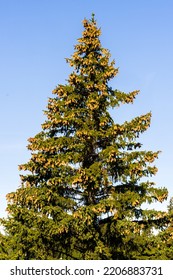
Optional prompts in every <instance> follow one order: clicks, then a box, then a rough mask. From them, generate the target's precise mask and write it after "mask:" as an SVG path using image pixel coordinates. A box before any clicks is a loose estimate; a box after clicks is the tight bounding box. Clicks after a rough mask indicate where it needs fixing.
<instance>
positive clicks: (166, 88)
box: [0, 0, 173, 217]
mask: <svg viewBox="0 0 173 280" xmlns="http://www.w3.org/2000/svg"><path fill="white" fill-rule="evenodd" d="M92 12H94V13H95V17H96V19H97V22H98V26H100V27H101V28H102V37H101V41H102V45H103V47H105V48H108V49H109V50H110V52H111V54H112V58H113V59H115V61H116V65H117V67H119V75H118V76H117V77H116V79H115V80H114V81H113V82H112V85H113V87H114V88H117V89H119V90H124V91H127V92H129V91H131V90H134V89H140V91H141V94H140V95H139V96H138V98H137V99H136V101H135V103H134V105H128V106H123V107H122V108H121V109H120V110H116V111H114V112H112V114H113V117H114V118H118V120H120V121H123V120H129V119H131V118H132V117H135V116H138V115H141V114H144V113H147V112H149V111H152V113H153V118H152V123H151V128H150V129H149V130H148V131H147V132H146V133H145V134H144V135H143V136H142V138H141V141H142V143H143V149H147V150H150V149H151V150H161V151H162V154H161V155H160V157H159V160H157V162H156V165H157V167H158V168H159V172H158V174H157V176H156V177H155V178H154V181H155V182H156V183H157V185H158V186H166V187H167V188H168V190H169V193H170V196H173V184H172V174H173V163H172V157H173V126H172V119H173V109H172V106H173V16H172V15H173V1H171V0H170V1H169V0H165V1H163V0H161V1H159V0H145V1H139V0H130V1H129V0H73V1H71V0H63V1H58V0H25V1H23V0H16V1H14V0H6V1H2V0H0V77H1V82H0V99H1V102H0V122H1V130H0V166H1V176H0V216H1V217H2V216H4V215H5V207H6V199H5V195H6V194H7V193H8V192H11V191H15V189H16V188H17V187H18V186H19V185H20V178H19V171H18V165H19V164H21V163H25V162H26V161H27V160H28V159H29V157H30V153H29V152H28V151H27V148H26V146H27V139H28V138H29V137H32V136H34V135H35V134H36V133H38V132H39V131H40V130H41V123H43V121H44V116H43V110H44V109H45V108H46V104H47V100H48V97H50V96H51V91H52V90H53V89H54V88H55V86H56V85H57V84H58V83H62V84H63V83H64V82H65V79H66V78H67V77H68V74H69V73H70V72H71V71H72V69H70V68H69V66H68V65H67V64H66V62H65V59H64V58H65V57H70V55H71V54H72V53H73V46H74V44H75V43H76V39H77V38H79V37H80V36H81V32H82V24H81V21H82V20H83V19H84V18H85V17H86V18H90V17H91V14H92ZM159 207H161V208H162V209H163V208H164V209H165V207H166V204H164V205H161V206H159Z"/></svg>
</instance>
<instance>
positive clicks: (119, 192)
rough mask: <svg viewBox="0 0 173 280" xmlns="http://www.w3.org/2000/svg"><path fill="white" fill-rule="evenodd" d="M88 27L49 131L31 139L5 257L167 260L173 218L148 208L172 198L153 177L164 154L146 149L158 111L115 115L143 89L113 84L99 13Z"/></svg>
mask: <svg viewBox="0 0 173 280" xmlns="http://www.w3.org/2000/svg"><path fill="white" fill-rule="evenodd" d="M83 26H84V31H83V34H82V37H81V38H80V39H78V43H77V44H76V46H75V50H74V54H73V55H72V56H71V58H69V59H67V62H68V63H69V65H70V66H71V67H73V71H72V73H71V74H70V75H69V77H68V80H67V84H65V85H61V84H60V85H58V86H57V87H56V88H55V90H54V91H53V94H54V96H53V97H52V98H49V100H48V106H47V111H45V114H46V121H45V122H44V124H43V125H42V131H41V132H40V133H38V134H37V135H36V136H35V137H33V138H30V139H29V145H28V149H29V150H30V151H31V159H30V160H29V161H28V162H27V163H26V164H23V165H20V170H21V171H22V172H23V171H26V173H25V172H23V173H22V175H21V187H20V188H18V189H17V190H16V191H15V192H13V193H9V194H8V195H7V198H8V213H9V215H8V218H7V219H4V220H3V221H2V224H3V225H4V227H5V231H6V235H5V236H2V237H1V240H2V242H1V245H2V246H1V249H0V250H1V251H0V254H1V258H2V259H21V260H27V259H60V258H61V259H108V260H109V259H156V258H159V257H161V256H158V254H157V251H158V242H157V240H158V238H162V237H157V238H156V236H155V232H156V231H161V232H162V231H163V230H164V229H165V228H166V227H167V225H168V224H169V215H168V213H167V212H162V211H156V210H148V209H144V207H143V205H144V203H149V204H150V203H152V202H155V201H158V202H162V201H164V200H165V199H166V198H167V190H166V189H165V188H157V187H155V184H154V183H153V182H151V181H150V177H151V176H153V175H155V174H156V172H157V168H156V167H155V165H154V164H153V162H154V161H155V159H156V158H157V157H158V154H159V152H153V151H145V150H142V144H141V143H140V141H139V137H140V134H141V133H143V132H145V131H146V130H147V129H148V127H149V126H150V121H151V113H147V114H145V115H141V116H138V117H135V118H134V119H132V120H128V121H125V122H124V123H122V124H118V123H116V122H115V121H114V119H113V118H112V117H111V115H110V113H109V112H110V110H109V109H110V108H118V107H119V106H121V105H122V104H129V103H133V101H134V99H135V97H136V96H137V94H138V93H139V91H133V92H130V93H124V92H122V91H119V90H117V89H112V87H111V86H110V85H109V81H110V80H111V79H112V78H114V77H115V76H116V75H117V73H118V69H116V68H115V63H114V61H112V62H110V53H109V51H108V50H107V49H105V48H103V47H102V45H101V42H100V39H99V37H100V35H101V30H100V29H99V28H98V27H97V24H96V21H95V19H94V16H92V19H91V20H86V19H85V20H84V21H83ZM117 113H118V111H117V110H116V111H115V113H114V114H115V116H116V114H117ZM3 244H6V246H5V247H6V250H4V249H3V248H4V245H3Z"/></svg>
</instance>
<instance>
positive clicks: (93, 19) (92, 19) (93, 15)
mask: <svg viewBox="0 0 173 280" xmlns="http://www.w3.org/2000/svg"><path fill="white" fill-rule="evenodd" d="M94 17H95V14H94V13H92V18H91V21H92V22H95V18H94Z"/></svg>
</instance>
